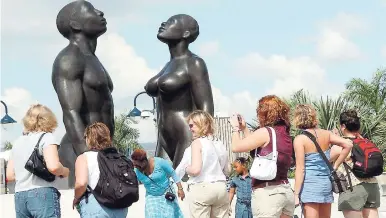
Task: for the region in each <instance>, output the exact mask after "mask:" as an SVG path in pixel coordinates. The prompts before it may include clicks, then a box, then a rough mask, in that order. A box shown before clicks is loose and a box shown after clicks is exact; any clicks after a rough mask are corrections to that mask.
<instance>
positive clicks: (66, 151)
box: [52, 1, 114, 188]
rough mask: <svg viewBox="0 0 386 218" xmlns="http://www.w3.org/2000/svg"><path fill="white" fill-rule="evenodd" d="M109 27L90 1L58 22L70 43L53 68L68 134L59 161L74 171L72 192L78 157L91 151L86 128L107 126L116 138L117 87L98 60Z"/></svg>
mask: <svg viewBox="0 0 386 218" xmlns="http://www.w3.org/2000/svg"><path fill="white" fill-rule="evenodd" d="M106 24H107V23H106V19H105V18H104V17H103V12H101V11H99V10H97V9H95V8H94V6H93V5H92V4H91V3H89V2H87V1H74V2H71V3H69V4H67V5H66V6H64V7H63V8H62V9H61V10H60V12H59V14H58V16H57V19H56V25H57V28H58V30H59V32H60V33H61V34H62V35H63V36H64V37H65V38H67V39H68V40H69V44H68V45H67V46H66V47H65V48H64V49H63V50H62V51H61V52H60V53H59V54H58V56H57V57H56V59H55V62H54V64H53V69H52V84H53V86H54V89H55V91H56V93H57V96H58V99H59V102H60V105H61V107H62V110H63V122H64V126H65V128H66V134H65V135H64V137H63V139H62V141H61V148H60V149H59V157H60V160H61V162H62V163H63V164H64V165H65V166H66V167H68V168H69V169H70V172H71V173H70V177H69V187H70V188H72V187H73V186H74V164H75V160H76V157H77V156H78V155H79V154H81V153H82V152H84V151H85V150H86V149H87V148H86V143H85V140H84V137H83V134H84V130H85V128H86V127H87V126H88V125H89V124H91V123H94V122H97V121H98V122H103V123H104V124H106V125H107V126H108V127H109V129H110V132H111V136H113V135H114V104H113V98H112V96H111V92H112V91H113V83H112V81H111V78H110V76H109V74H108V73H107V71H106V70H105V68H104V67H103V65H102V64H101V62H100V61H99V60H98V58H97V57H96V56H95V50H96V46H97V38H98V37H99V36H101V35H102V34H103V33H105V32H106V30H107V27H106Z"/></svg>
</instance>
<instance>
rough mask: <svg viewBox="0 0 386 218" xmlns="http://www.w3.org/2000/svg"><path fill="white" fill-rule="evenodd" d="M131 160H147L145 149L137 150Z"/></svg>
mask: <svg viewBox="0 0 386 218" xmlns="http://www.w3.org/2000/svg"><path fill="white" fill-rule="evenodd" d="M131 159H132V160H135V161H144V160H146V159H147V155H146V151H145V150H143V149H135V150H134V152H133V153H132V154H131Z"/></svg>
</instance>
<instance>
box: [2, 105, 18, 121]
mask: <svg viewBox="0 0 386 218" xmlns="http://www.w3.org/2000/svg"><path fill="white" fill-rule="evenodd" d="M1 103H2V104H3V105H4V109H5V115H4V117H3V118H1V124H9V123H16V121H15V120H14V119H13V118H12V117H11V116H9V115H8V107H7V105H6V104H5V102H4V101H1Z"/></svg>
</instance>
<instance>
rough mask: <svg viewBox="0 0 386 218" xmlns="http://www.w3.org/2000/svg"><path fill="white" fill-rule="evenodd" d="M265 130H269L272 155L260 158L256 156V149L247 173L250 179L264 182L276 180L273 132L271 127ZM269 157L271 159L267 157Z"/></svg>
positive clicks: (275, 146) (275, 148)
mask: <svg viewBox="0 0 386 218" xmlns="http://www.w3.org/2000/svg"><path fill="white" fill-rule="evenodd" d="M267 128H269V129H270V130H271V133H272V134H271V135H272V153H271V154H270V155H267V156H260V155H259V154H257V151H258V149H256V152H255V158H254V160H253V163H252V166H251V169H250V172H249V173H250V175H251V177H253V178H255V179H258V180H266V181H268V180H272V179H275V178H276V174H277V156H278V152H277V144H276V133H275V130H274V129H273V128H272V127H267ZM271 155H272V158H270V157H269V156H271Z"/></svg>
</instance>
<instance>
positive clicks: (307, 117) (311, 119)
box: [294, 104, 318, 129]
mask: <svg viewBox="0 0 386 218" xmlns="http://www.w3.org/2000/svg"><path fill="white" fill-rule="evenodd" d="M294 124H295V126H296V128H299V129H311V128H315V127H316V126H317V125H318V119H317V115H316V110H315V108H314V107H312V106H311V105H308V104H299V105H297V106H296V109H295V114H294Z"/></svg>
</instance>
